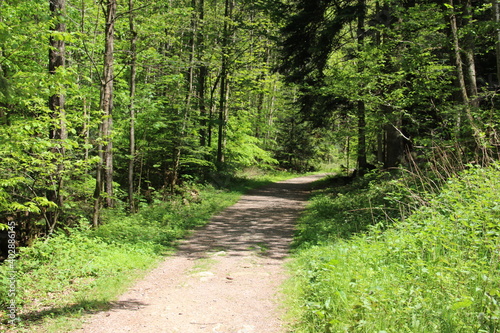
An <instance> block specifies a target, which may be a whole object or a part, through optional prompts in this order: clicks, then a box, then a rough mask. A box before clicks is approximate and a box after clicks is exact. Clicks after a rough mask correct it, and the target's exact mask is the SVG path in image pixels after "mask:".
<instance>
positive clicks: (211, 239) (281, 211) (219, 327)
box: [75, 175, 325, 333]
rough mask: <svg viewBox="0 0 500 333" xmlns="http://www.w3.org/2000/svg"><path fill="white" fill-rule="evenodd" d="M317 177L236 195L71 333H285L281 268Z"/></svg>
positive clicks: (282, 270)
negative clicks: (174, 250) (231, 203)
mask: <svg viewBox="0 0 500 333" xmlns="http://www.w3.org/2000/svg"><path fill="white" fill-rule="evenodd" d="M324 176H325V175H313V176H306V177H299V178H294V179H290V180H286V181H282V182H278V183H274V184H271V185H269V186H266V187H264V188H260V189H257V190H253V191H251V192H250V193H248V194H246V195H243V196H242V197H241V199H240V200H239V201H238V203H236V204H235V205H234V206H232V207H229V208H227V209H226V210H224V211H223V212H222V213H221V214H219V215H218V216H215V217H214V218H213V219H212V221H211V223H210V224H208V225H207V226H206V227H204V228H202V229H199V230H197V231H196V232H194V233H193V235H192V236H191V237H189V238H188V239H186V240H184V241H182V242H181V243H180V245H179V248H178V252H177V253H176V254H175V255H174V256H172V257H169V258H167V259H166V260H165V261H164V262H162V263H161V264H160V265H159V266H158V267H157V268H156V269H154V270H153V271H152V272H151V273H149V274H148V276H147V277H146V278H145V279H143V280H142V281H140V282H138V283H137V284H136V285H135V286H133V287H132V288H131V289H130V290H129V291H128V292H126V293H125V294H123V295H122V296H121V297H120V298H119V299H118V300H117V301H116V302H114V303H113V306H112V308H111V309H110V310H108V311H105V312H100V313H97V314H95V315H93V316H91V317H89V319H88V320H87V322H86V323H85V324H84V326H83V328H82V329H79V330H77V331H75V332H84V333H91V332H92V333H93V332H134V333H135V332H148V333H150V332H155V333H157V332H165V333H171V332H182V333H195V332H214V333H250V332H255V333H266V332H273V333H277V332H284V331H285V327H283V323H282V322H281V321H280V316H281V311H282V310H280V307H279V302H278V297H279V295H278V288H279V286H280V284H281V283H282V282H283V281H284V279H285V278H286V274H285V270H284V268H283V264H284V261H285V259H286V258H287V255H288V249H289V244H290V242H291V241H292V236H293V231H294V222H295V220H296V218H297V217H298V216H299V213H300V212H301V210H302V209H303V207H304V205H305V202H306V200H307V197H308V193H309V191H310V189H311V183H312V182H313V181H315V180H318V179H320V178H322V177H324Z"/></svg>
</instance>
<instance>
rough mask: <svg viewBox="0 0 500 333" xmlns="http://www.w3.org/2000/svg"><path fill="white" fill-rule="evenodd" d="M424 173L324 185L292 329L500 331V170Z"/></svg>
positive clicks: (301, 237) (296, 272)
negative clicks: (442, 177) (434, 177)
mask: <svg viewBox="0 0 500 333" xmlns="http://www.w3.org/2000/svg"><path fill="white" fill-rule="evenodd" d="M418 179H419V178H418V177H408V175H406V176H405V177H401V175H398V176H391V175H389V174H380V173H379V174H369V175H366V176H365V177H364V178H363V179H361V180H358V181H355V182H354V183H349V184H346V185H343V184H342V183H339V182H342V178H338V177H337V178H335V179H333V180H331V183H330V185H334V186H332V188H331V189H328V190H321V191H317V193H316V195H315V197H314V198H313V199H312V201H311V203H310V205H309V207H308V209H307V212H306V214H305V215H304V216H303V218H302V219H301V221H300V224H299V227H298V232H297V237H296V243H295V246H296V249H297V250H296V258H295V260H294V261H293V264H292V266H291V270H292V272H293V278H292V279H291V280H290V281H289V282H288V285H287V287H286V288H287V291H288V295H289V297H288V298H289V305H290V307H291V310H290V313H289V314H290V317H291V318H293V319H292V321H293V323H292V325H293V332H367V333H368V332H395V333H396V332H422V333H423V332H436V333H437V332H440V333H441V332H489V333H492V332H500V199H499V198H498V193H499V191H500V182H499V181H498V179H500V166H499V165H498V164H494V165H492V166H490V167H485V168H481V167H476V166H468V167H467V168H466V169H465V170H463V171H460V172H458V173H457V174H456V175H455V176H451V177H450V178H448V179H447V180H446V181H444V182H443V183H442V184H441V186H439V189H438V188H437V187H436V188H435V190H434V191H425V190H424V189H423V188H422V187H419V181H418ZM431 183H432V181H430V179H427V180H426V182H421V184H431ZM436 184H437V183H436ZM417 194H420V196H418V195H417Z"/></svg>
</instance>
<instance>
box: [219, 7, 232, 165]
mask: <svg viewBox="0 0 500 333" xmlns="http://www.w3.org/2000/svg"><path fill="white" fill-rule="evenodd" d="M224 8H225V9H224V28H223V37H222V64H221V79H220V98H219V135H218V141H217V166H218V167H219V168H220V167H221V166H222V164H223V163H224V149H225V144H224V143H225V136H226V122H227V88H228V82H227V79H228V77H227V76H228V60H229V59H228V53H229V52H228V46H229V24H228V20H229V19H230V18H231V16H232V3H231V0H226V1H225V7H224Z"/></svg>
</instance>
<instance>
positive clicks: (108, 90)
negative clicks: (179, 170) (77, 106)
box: [93, 0, 117, 226]
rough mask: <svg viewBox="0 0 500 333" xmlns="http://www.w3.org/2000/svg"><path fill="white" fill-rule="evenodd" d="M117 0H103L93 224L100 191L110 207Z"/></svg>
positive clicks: (111, 198)
mask: <svg viewBox="0 0 500 333" xmlns="http://www.w3.org/2000/svg"><path fill="white" fill-rule="evenodd" d="M116 1H117V0H106V1H105V2H104V4H103V10H104V16H105V19H106V23H105V25H106V27H105V36H104V38H105V39H104V68H103V75H102V78H101V98H100V109H101V111H102V116H103V119H102V123H101V125H100V134H101V138H102V140H103V143H102V144H100V147H99V157H101V159H100V160H101V162H100V163H99V165H98V167H97V175H96V189H95V191H94V199H95V203H94V217H93V223H94V226H96V225H97V224H98V223H99V212H100V206H101V192H102V190H103V187H104V190H105V191H106V206H107V207H113V138H112V137H111V134H112V129H113V118H112V110H113V80H114V66H113V65H114V33H115V21H116V7H117V2H116Z"/></svg>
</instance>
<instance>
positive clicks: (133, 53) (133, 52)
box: [128, 0, 137, 213]
mask: <svg viewBox="0 0 500 333" xmlns="http://www.w3.org/2000/svg"><path fill="white" fill-rule="evenodd" d="M128 8H129V15H130V16H129V30H130V81H129V97H130V104H129V113H130V132H129V154H130V157H129V163H128V204H129V210H130V212H131V213H133V212H135V203H134V164H135V108H134V102H135V101H134V99H135V91H136V75H137V31H136V30H135V15H134V0H129V3H128Z"/></svg>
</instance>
